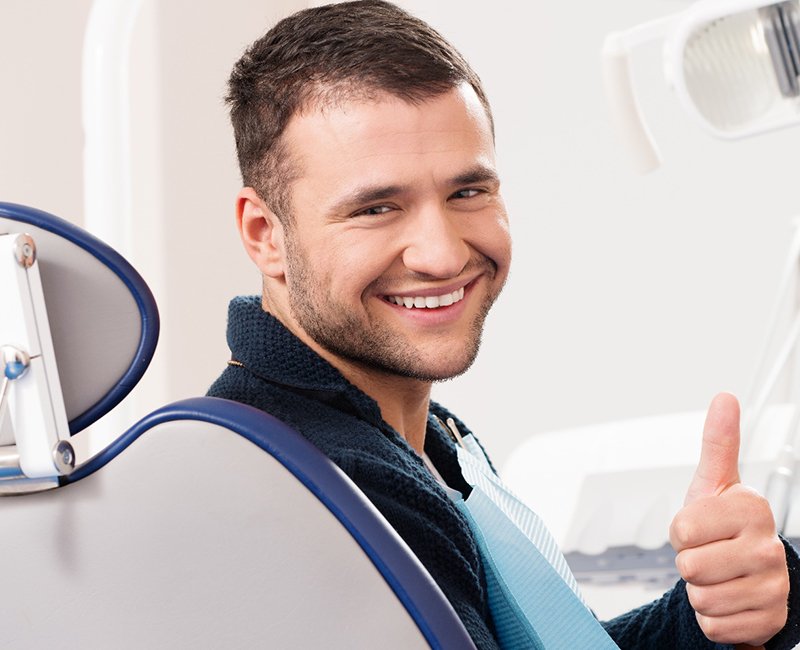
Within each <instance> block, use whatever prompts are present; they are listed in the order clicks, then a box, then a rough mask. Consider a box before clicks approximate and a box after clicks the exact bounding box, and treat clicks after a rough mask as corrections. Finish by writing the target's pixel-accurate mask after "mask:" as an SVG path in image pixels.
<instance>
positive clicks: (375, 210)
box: [354, 205, 392, 217]
mask: <svg viewBox="0 0 800 650" xmlns="http://www.w3.org/2000/svg"><path fill="white" fill-rule="evenodd" d="M391 211H392V208H391V207H389V206H388V205H374V206H372V207H371V208H364V209H363V210H359V211H358V212H356V213H355V215H354V216H357V217H358V216H362V215H363V216H367V217H374V216H377V215H380V214H386V213H387V212H391Z"/></svg>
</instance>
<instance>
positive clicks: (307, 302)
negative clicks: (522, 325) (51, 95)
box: [286, 241, 500, 382]
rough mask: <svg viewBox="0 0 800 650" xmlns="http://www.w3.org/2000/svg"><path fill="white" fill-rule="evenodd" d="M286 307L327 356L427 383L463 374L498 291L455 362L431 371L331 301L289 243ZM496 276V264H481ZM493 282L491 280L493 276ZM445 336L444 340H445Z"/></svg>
mask: <svg viewBox="0 0 800 650" xmlns="http://www.w3.org/2000/svg"><path fill="white" fill-rule="evenodd" d="M286 257H287V271H288V274H287V275H288V277H290V278H291V281H290V282H289V283H288V287H287V288H288V293H289V304H290V308H291V311H292V315H293V317H294V319H295V321H296V322H297V323H298V325H300V327H302V329H303V330H304V331H305V333H306V334H307V335H308V336H309V337H311V339H312V340H314V341H315V342H316V343H317V344H318V345H319V346H321V347H322V348H324V349H325V350H327V351H328V352H329V353H331V354H333V355H335V356H337V357H340V358H343V359H346V360H348V361H350V362H353V363H355V364H357V365H359V366H361V367H362V368H364V369H366V370H370V371H377V372H380V373H382V374H387V375H394V376H401V377H406V378H410V379H417V380H420V381H425V382H437V381H445V380H447V379H452V378H453V377H457V376H458V375H461V374H463V373H464V372H466V371H467V370H468V369H469V367H470V366H471V365H472V363H473V362H474V361H475V358H476V357H477V355H478V350H479V349H480V344H481V335H482V333H483V326H484V322H485V320H486V317H487V315H488V313H489V310H490V309H491V307H492V305H493V304H494V301H495V300H496V298H497V296H498V294H499V292H500V290H499V288H498V289H496V290H495V291H494V292H490V293H487V295H486V296H485V297H484V299H483V302H482V304H481V306H480V309H479V310H478V313H477V315H476V316H475V318H474V319H473V321H472V323H470V327H469V335H468V337H467V340H466V341H465V342H464V345H463V346H461V347H460V348H459V349H458V356H459V360H455V359H451V360H448V361H453V362H454V363H452V364H450V365H447V364H446V365H445V366H444V367H438V368H435V367H433V364H432V363H430V362H425V361H423V360H421V359H420V355H419V354H418V352H417V350H416V349H415V346H414V343H413V342H412V341H410V340H407V338H406V337H405V336H404V335H403V334H400V333H398V332H396V331H394V330H393V329H392V328H391V327H389V326H387V325H385V324H383V323H375V322H367V323H365V322H364V321H363V320H361V319H360V318H357V317H356V316H354V315H353V314H352V313H351V311H350V310H349V309H348V308H347V307H346V306H345V305H342V304H340V303H338V302H337V301H336V300H334V299H333V298H332V297H331V295H330V293H329V292H327V291H326V290H325V287H324V286H322V283H321V282H319V280H318V279H317V278H316V277H315V276H314V274H313V273H312V272H311V265H310V264H309V262H308V260H307V259H306V256H305V254H304V253H303V252H302V251H301V250H299V249H298V248H297V246H296V244H295V243H294V242H292V244H289V243H288V241H287V256H286ZM483 264H485V265H486V266H487V267H489V268H491V270H492V271H493V272H494V271H495V269H496V267H495V266H494V264H492V263H491V262H489V261H488V260H485V261H484V262H483ZM491 275H492V278H493V274H491ZM445 337H446V335H443V338H445Z"/></svg>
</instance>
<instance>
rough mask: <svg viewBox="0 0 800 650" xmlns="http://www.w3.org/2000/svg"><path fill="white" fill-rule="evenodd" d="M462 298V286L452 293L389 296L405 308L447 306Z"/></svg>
mask: <svg viewBox="0 0 800 650" xmlns="http://www.w3.org/2000/svg"><path fill="white" fill-rule="evenodd" d="M463 299H464V287H461V289H456V290H455V291H453V292H452V293H445V294H443V295H441V296H415V297H411V296H389V297H388V300H389V302H392V303H394V304H396V305H400V306H401V307H403V306H404V307H406V308H407V309H412V308H416V309H436V308H437V307H449V306H450V305H453V304H455V303H457V302H459V301H460V300H463Z"/></svg>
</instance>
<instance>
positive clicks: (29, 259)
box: [14, 234, 36, 269]
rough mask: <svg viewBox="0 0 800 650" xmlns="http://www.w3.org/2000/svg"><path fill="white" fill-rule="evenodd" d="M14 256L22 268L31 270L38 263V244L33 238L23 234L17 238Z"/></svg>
mask: <svg viewBox="0 0 800 650" xmlns="http://www.w3.org/2000/svg"><path fill="white" fill-rule="evenodd" d="M14 256H15V257H16V259H17V263H18V264H19V265H20V266H23V267H25V268H26V269H29V268H30V267H32V266H33V263H34V262H35V261H36V242H34V241H33V237H31V236H30V235H28V234H22V235H19V236H18V237H17V240H16V242H15V246H14Z"/></svg>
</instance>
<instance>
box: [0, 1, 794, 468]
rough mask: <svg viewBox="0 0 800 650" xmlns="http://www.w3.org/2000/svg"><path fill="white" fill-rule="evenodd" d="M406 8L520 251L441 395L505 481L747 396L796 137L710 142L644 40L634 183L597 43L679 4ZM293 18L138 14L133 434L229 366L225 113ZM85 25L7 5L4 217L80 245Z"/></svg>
mask: <svg viewBox="0 0 800 650" xmlns="http://www.w3.org/2000/svg"><path fill="white" fill-rule="evenodd" d="M399 4H400V5H402V6H404V7H406V8H408V9H409V10H411V11H412V12H414V13H416V14H417V15H419V16H420V17H422V18H424V19H426V20H428V21H429V22H430V23H432V24H433V25H434V26H435V27H437V28H438V29H440V30H441V31H442V32H443V33H444V34H445V35H446V36H447V37H448V38H449V39H450V40H451V41H452V42H453V43H454V44H455V45H456V46H457V47H458V48H459V49H460V50H461V51H462V52H463V53H464V54H465V56H466V57H467V59H468V60H470V61H471V63H472V64H473V66H474V67H475V69H476V70H477V71H478V73H479V74H480V76H481V77H482V79H483V81H484V83H485V85H486V87H487V90H488V93H489V97H490V99H491V101H492V104H493V107H494V112H495V121H496V125H497V149H498V156H499V162H500V169H501V173H502V178H503V187H504V195H505V198H506V202H507V205H508V209H509V212H510V214H511V223H512V234H513V237H514V246H515V248H514V265H513V269H512V275H511V278H510V280H509V283H508V285H507V288H506V291H505V293H504V294H503V296H502V297H501V299H500V301H499V303H498V305H497V306H496V308H495V310H494V312H493V314H492V316H491V317H490V320H489V323H488V327H487V329H486V333H485V337H484V344H483V349H482V353H481V355H480V356H479V360H478V361H477V363H476V364H475V365H474V367H473V368H472V369H471V370H470V371H469V372H468V373H467V374H466V375H464V376H463V377H460V378H457V379H455V380H453V381H451V382H447V383H444V384H441V385H437V386H436V387H435V392H434V395H435V398H436V399H438V400H439V401H441V402H443V403H445V404H446V405H447V406H448V407H449V408H451V409H452V410H454V411H455V412H456V413H458V414H459V415H460V416H461V417H462V418H463V419H464V420H465V421H466V422H467V423H468V424H469V426H470V427H471V428H472V429H473V430H474V431H475V432H476V433H478V434H479V435H480V437H481V439H482V441H483V442H484V444H485V445H486V447H487V448H488V450H489V452H490V453H491V454H492V455H493V457H494V460H495V462H496V464H498V465H500V466H502V465H503V463H504V461H505V460H506V459H507V458H508V456H509V454H510V453H511V451H512V450H513V449H514V448H515V447H516V446H517V445H519V444H520V443H521V442H522V441H523V440H525V439H526V438H528V437H530V436H533V435H535V434H537V433H541V432H546V431H552V430H555V429H562V428H572V427H577V426H582V425H586V424H592V423H602V422H608V421H614V420H619V419H624V418H631V417H642V416H648V415H654V414H666V413H675V412H683V411H694V410H699V409H703V408H704V407H705V406H706V405H707V403H708V401H709V400H710V399H711V397H712V396H713V395H714V394H715V393H716V392H718V391H720V390H730V391H733V392H734V393H739V394H741V393H743V392H744V391H745V389H746V388H747V386H748V382H749V379H750V376H751V373H752V371H753V369H754V366H755V363H756V357H757V354H758V352H759V349H760V345H761V343H762V340H763V337H764V335H765V333H766V326H767V317H768V313H769V310H770V308H771V306H772V304H773V302H774V299H775V296H776V292H777V283H778V279H779V276H780V271H781V268H782V266H783V264H784V258H785V255H786V253H787V250H788V246H789V241H790V237H791V232H792V231H791V227H790V219H791V217H792V216H794V215H796V214H797V213H798V212H800V198H799V197H798V191H797V187H798V183H797V169H798V166H797V156H798V153H797V152H798V151H800V129H793V130H792V129H789V130H784V131H779V132H774V133H771V134H767V135H765V136H762V137H759V138H754V139H751V140H745V141H741V142H738V143H736V144H735V145H734V144H731V143H729V142H724V141H720V140H714V139H712V138H711V137H710V136H708V135H706V134H705V133H704V132H703V131H701V130H700V128H699V127H698V126H697V125H695V123H694V122H691V121H690V120H689V118H688V117H687V116H686V115H685V114H684V113H683V111H682V110H681V109H680V107H679V106H678V105H677V101H676V99H675V97H674V96H673V94H672V92H671V90H670V88H669V87H668V86H667V84H666V83H665V81H664V79H663V75H661V74H660V73H659V74H654V71H657V70H660V69H661V66H660V60H659V57H660V44H659V43H655V44H653V45H652V46H647V47H644V48H641V49H639V50H637V51H636V53H635V58H634V66H633V72H634V76H635V80H636V83H637V89H638V92H639V97H640V101H641V105H642V108H643V111H644V113H645V115H646V117H647V120H648V123H649V124H650V126H651V128H652V131H653V133H654V135H655V137H656V139H657V141H658V142H659V144H660V145H661V149H662V153H663V156H664V163H663V165H662V167H661V169H659V170H658V171H655V172H653V173H651V174H649V175H646V176H640V175H637V174H636V173H635V172H634V171H633V169H632V167H631V166H630V165H629V163H628V159H627V157H626V152H625V151H624V150H623V148H622V146H621V143H620V140H619V139H618V137H617V134H616V133H615V131H614V130H613V128H612V125H611V122H610V120H609V115H608V111H607V109H606V103H605V98H604V94H603V87H602V76H601V61H600V50H601V47H602V43H603V39H604V36H605V35H606V34H607V33H608V32H610V31H612V30H617V29H623V28H627V27H630V26H632V25H634V24H637V23H640V22H643V21H645V20H648V19H651V18H657V17H659V16H662V15H664V14H667V13H671V12H674V11H679V10H681V9H683V8H685V7H686V6H687V5H688V3H683V2H679V1H678V0H669V1H667V0H619V1H618V2H614V3H596V4H595V3H582V4H581V5H575V4H574V3H523V4H520V3H515V2H511V1H510V0H498V1H496V2H492V3H487V2H478V1H477V0H458V1H456V0H437V2H423V0H402V1H401V2H399ZM307 5H308V3H305V2H298V1H290V0H283V1H278V0H269V1H268V0H262V1H260V2H255V1H254V0H226V2H224V3H221V2H219V3H214V2H209V3H196V2H189V1H188V0H142V4H141V9H140V12H139V15H138V17H137V20H136V23H135V27H134V31H133V34H132V38H131V44H130V79H129V89H130V91H129V92H130V128H131V151H132V156H133V167H132V185H131V197H132V199H131V213H132V215H133V219H134V228H133V231H132V233H131V237H130V240H129V241H128V243H127V244H126V249H125V250H122V251H121V252H123V254H124V255H125V256H126V257H128V259H129V260H130V261H131V262H132V263H133V265H134V266H135V267H136V268H137V269H138V270H139V271H140V273H141V274H142V275H143V277H144V278H145V280H146V281H147V283H148V284H149V285H150V287H151V288H152V290H153V292H154V294H155V297H156V300H157V303H158V305H159V307H160V310H161V316H162V333H161V339H160V343H159V348H158V351H157V354H156V357H155V359H154V361H153V364H152V366H151V368H150V370H149V371H148V373H147V374H146V375H145V377H144V379H143V380H142V382H141V384H140V386H139V387H138V388H137V389H136V390H135V391H134V393H133V395H132V397H131V398H129V400H128V406H127V407H126V409H127V410H126V416H125V417H127V418H129V422H127V424H126V426H127V425H129V424H132V423H133V422H134V421H135V420H136V419H138V418H139V417H141V416H143V415H145V414H146V413H147V412H148V411H150V410H151V409H153V408H155V407H157V406H159V405H161V404H163V403H165V402H167V401H171V400H174V399H178V398H182V397H186V396H191V395H197V394H201V393H203V392H205V390H206V389H207V387H208V385H209V384H210V383H211V382H212V381H213V379H214V378H215V377H216V375H217V374H218V373H219V372H220V371H221V370H222V369H223V367H224V365H225V362H226V360H227V359H228V350H227V346H226V344H225V318H226V309H227V303H228V300H229V299H230V298H231V297H232V296H234V295H236V294H241V293H258V292H259V290H260V281H259V276H258V273H257V272H256V270H255V268H254V267H252V266H251V264H250V262H249V259H247V257H246V255H245V254H244V252H243V250H242V249H241V246H240V243H239V241H238V236H237V234H236V230H235V225H234V213H233V199H234V196H235V194H236V192H237V190H238V189H239V176H238V170H237V165H236V159H235V153H234V146H233V138H232V134H231V129H230V127H229V125H228V122H227V116H226V111H225V107H224V104H223V99H222V98H223V96H224V94H225V83H226V79H227V76H228V73H229V71H230V69H231V66H232V64H233V62H234V61H235V60H236V59H237V58H238V57H239V55H240V54H241V53H242V51H243V49H244V48H245V47H246V46H247V45H248V44H249V43H250V42H251V41H253V40H254V39H255V38H257V37H258V36H260V35H261V34H262V33H263V32H264V31H265V30H266V29H267V28H268V27H269V26H270V25H272V24H273V23H274V22H275V21H276V20H278V19H279V18H281V17H283V16H285V15H287V14H288V13H291V12H293V11H295V10H297V9H300V8H302V7H305V6H307ZM90 7H91V1H90V0H70V2H56V1H55V0H4V2H2V3H1V4H0V83H1V84H2V85H1V86H0V87H1V88H2V98H3V101H1V102H0V200H3V201H10V202H17V203H23V204H28V205H32V206H35V207H38V208H40V209H43V210H46V211H49V212H52V213H54V214H56V215H58V216H61V217H62V218H65V219H67V220H70V221H72V222H74V223H76V224H78V225H82V224H83V219H84V206H85V199H84V196H83V168H82V165H83V162H82V160H83V158H82V156H83V131H82V126H81V50H82V43H83V36H84V32H85V29H86V22H87V17H88V15H89V10H90ZM698 436H699V431H698ZM658 444H663V445H665V446H669V444H670V440H669V437H668V436H667V437H665V438H664V440H663V441H659V443H658ZM653 454H654V456H657V455H658V454H659V449H658V446H657V445H656V446H654V448H653Z"/></svg>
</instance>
